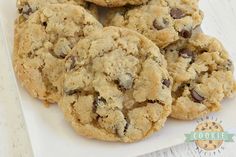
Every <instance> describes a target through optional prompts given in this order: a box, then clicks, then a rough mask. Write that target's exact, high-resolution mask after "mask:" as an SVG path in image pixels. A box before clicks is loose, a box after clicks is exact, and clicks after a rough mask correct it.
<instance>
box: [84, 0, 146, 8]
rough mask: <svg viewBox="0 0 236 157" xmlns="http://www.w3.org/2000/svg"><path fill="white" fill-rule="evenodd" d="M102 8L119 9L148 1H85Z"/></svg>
mask: <svg viewBox="0 0 236 157" xmlns="http://www.w3.org/2000/svg"><path fill="white" fill-rule="evenodd" d="M85 1H88V2H92V3H95V4H97V5H100V6H103V7H121V6H125V5H140V4H144V3H146V2H148V1H149V0H85Z"/></svg>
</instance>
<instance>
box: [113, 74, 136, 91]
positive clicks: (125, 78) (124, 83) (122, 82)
mask: <svg viewBox="0 0 236 157" xmlns="http://www.w3.org/2000/svg"><path fill="white" fill-rule="evenodd" d="M114 82H115V83H116V84H118V87H119V89H120V90H122V91H125V90H129V89H131V88H132V86H133V82H134V78H133V76H132V75H131V74H130V73H126V74H123V75H121V76H120V77H119V78H118V80H115V81H114Z"/></svg>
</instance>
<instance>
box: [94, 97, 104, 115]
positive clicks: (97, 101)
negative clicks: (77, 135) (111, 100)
mask: <svg viewBox="0 0 236 157" xmlns="http://www.w3.org/2000/svg"><path fill="white" fill-rule="evenodd" d="M106 103H107V101H106V99H104V98H103V97H101V96H96V97H95V99H94V101H93V112H96V110H97V107H98V106H99V105H101V104H106Z"/></svg>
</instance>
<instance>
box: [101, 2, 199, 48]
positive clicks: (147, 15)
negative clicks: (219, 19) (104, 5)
mask: <svg viewBox="0 0 236 157" xmlns="http://www.w3.org/2000/svg"><path fill="white" fill-rule="evenodd" d="M202 19H203V14H202V12H201V11H200V10H199V8H198V0H175V1H173V0H152V1H150V2H149V3H148V4H145V5H141V6H138V7H133V6H132V7H123V8H120V9H116V10H111V11H110V12H109V13H108V17H107V20H105V25H113V26H121V27H127V28H130V29H133V30H135V31H138V32H139V33H141V34H143V35H145V36H146V37H147V38H149V39H151V40H152V41H153V42H154V43H156V45H157V46H158V47H160V48H164V47H166V46H167V45H169V44H171V43H174V42H175V41H177V40H179V39H183V38H184V39H188V38H190V37H191V36H192V31H193V29H194V28H196V27H197V26H198V25H200V24H201V21H202Z"/></svg>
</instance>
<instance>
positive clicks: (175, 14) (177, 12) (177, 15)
mask: <svg viewBox="0 0 236 157" xmlns="http://www.w3.org/2000/svg"><path fill="white" fill-rule="evenodd" d="M170 15H171V17H172V18H173V19H181V18H183V17H184V16H185V14H184V12H183V11H182V10H181V9H179V8H172V9H171V10H170Z"/></svg>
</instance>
